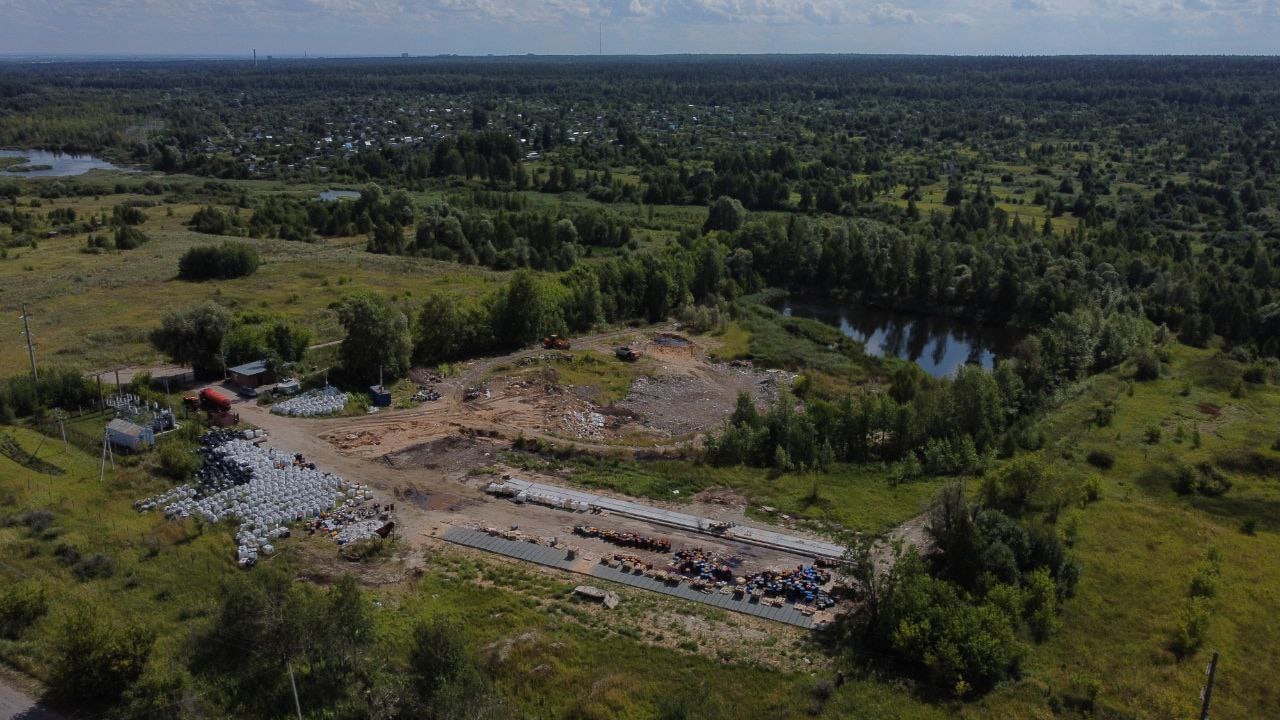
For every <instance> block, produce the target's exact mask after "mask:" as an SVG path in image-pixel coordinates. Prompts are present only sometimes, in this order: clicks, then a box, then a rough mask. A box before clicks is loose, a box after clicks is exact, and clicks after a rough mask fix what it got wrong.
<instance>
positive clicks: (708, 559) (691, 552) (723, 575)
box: [671, 548, 742, 582]
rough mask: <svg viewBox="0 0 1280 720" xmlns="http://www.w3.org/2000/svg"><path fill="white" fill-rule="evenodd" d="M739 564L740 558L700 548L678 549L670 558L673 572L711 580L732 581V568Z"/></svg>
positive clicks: (740, 562)
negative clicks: (724, 555)
mask: <svg viewBox="0 0 1280 720" xmlns="http://www.w3.org/2000/svg"><path fill="white" fill-rule="evenodd" d="M741 564H742V558H739V557H736V556H735V557H723V556H721V555H718V554H716V553H711V552H706V551H704V550H702V549H700V548H694V549H683V550H678V551H676V554H675V555H674V556H673V557H672V558H671V570H672V571H673V572H677V573H679V574H681V575H685V576H688V577H692V578H697V579H700V580H705V581H711V582H714V581H720V582H732V581H733V570H734V568H736V567H737V566H739V565H741Z"/></svg>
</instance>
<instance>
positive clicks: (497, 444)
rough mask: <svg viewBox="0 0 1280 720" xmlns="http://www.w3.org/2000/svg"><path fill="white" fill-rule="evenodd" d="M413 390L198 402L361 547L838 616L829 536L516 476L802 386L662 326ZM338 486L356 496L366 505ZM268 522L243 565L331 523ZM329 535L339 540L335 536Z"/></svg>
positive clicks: (787, 616)
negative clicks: (366, 409) (521, 565)
mask: <svg viewBox="0 0 1280 720" xmlns="http://www.w3.org/2000/svg"><path fill="white" fill-rule="evenodd" d="M617 348H625V349H626V350H627V352H626V353H621V352H613V350H615V349H617ZM624 355H627V357H624ZM411 379H412V380H414V381H415V384H416V386H417V387H418V391H417V392H416V394H415V398H414V402H412V403H411V404H410V406H409V407H407V408H405V407H401V408H399V409H391V408H379V409H378V411H377V412H371V413H370V414H367V415H359V416H343V417H329V418H315V417H295V416H292V415H291V414H289V413H279V412H274V411H272V408H271V407H270V406H268V405H263V404H259V403H255V402H247V401H245V400H243V399H239V398H237V399H235V400H234V401H232V400H230V399H228V398H226V396H225V395H221V394H217V393H213V394H212V395H210V393H207V392H206V393H205V395H209V396H210V397H212V403H213V404H215V405H217V407H214V408H213V411H216V412H217V413H218V414H219V416H222V415H225V414H226V413H228V412H230V413H234V416H235V417H236V418H237V419H238V420H239V422H240V423H241V424H242V425H244V426H249V427H252V428H258V429H257V430H254V431H250V432H251V433H252V437H251V438H250V440H251V441H252V443H253V444H254V445H256V446H258V447H260V448H262V449H263V450H262V451H263V452H266V453H268V455H265V456H263V457H264V458H269V457H281V458H290V457H297V458H302V457H305V458H306V460H307V466H308V467H312V468H315V469H316V470H318V471H321V472H322V473H323V474H324V476H325V477H332V479H331V480H328V481H326V482H327V483H328V484H327V485H324V487H323V489H322V490H321V491H320V492H321V493H322V494H327V493H334V497H339V498H340V499H341V500H342V503H343V507H345V508H346V512H347V514H348V515H350V514H352V513H353V512H356V511H359V512H361V513H362V514H361V517H365V516H369V517H373V518H375V521H372V522H366V523H365V525H364V526H363V527H364V530H365V533H364V535H363V536H365V537H367V536H369V533H371V532H372V531H373V530H374V529H378V528H383V526H384V525H386V523H390V524H391V526H393V527H394V532H395V533H396V535H397V536H398V537H399V538H400V540H401V543H402V547H405V548H406V549H408V550H409V551H412V550H413V549H414V548H423V547H436V548H441V547H449V548H451V549H453V550H454V551H462V552H485V553H490V554H497V555H501V556H505V557H507V558H513V559H516V560H519V561H524V562H529V563H533V564H536V565H539V566H542V567H545V568H553V569H554V570H558V571H568V572H571V573H578V574H581V575H584V576H589V577H591V578H596V579H600V580H608V581H611V582H615V583H620V584H623V585H629V586H631V587H636V588H641V589H644V590H649V591H652V592H656V593H661V594H665V595H669V596H673V597H677V598H681V599H683V600H688V601H695V602H701V603H705V604H708V605H712V606H714V607H719V608H723V609H726V610H731V611H734V612H739V613H743V614H746V615H754V616H756V617H760V618H764V619H766V620H772V621H777V622H783V623H787V624H790V625H793V626H797V627H801V628H810V627H814V626H815V625H818V624H821V623H823V622H826V621H828V620H830V618H831V617H832V613H833V612H834V610H835V608H836V600H835V599H834V593H833V592H832V590H833V587H834V585H835V584H836V583H837V582H838V580H839V579H838V578H837V577H835V576H833V574H832V571H831V568H832V567H833V566H834V565H835V564H836V562H837V561H838V560H839V559H840V557H841V556H842V555H843V553H844V547H843V546H841V545H840V544H838V543H836V542H833V541H832V539H830V538H823V537H818V536H813V535H808V534H805V533H801V532H798V531H794V530H790V529H789V530H788V531H787V532H780V531H779V529H777V528H771V527H769V526H767V525H766V524H763V523H759V522H757V521H753V520H751V519H749V518H748V517H747V514H746V509H747V507H746V503H745V501H744V500H742V499H740V498H735V499H730V500H728V501H726V500H725V498H724V497H719V496H714V494H707V495H704V496H699V497H692V498H673V501H672V502H660V501H653V500H645V501H640V500H637V499H632V498H625V497H619V496H615V495H612V494H608V493H603V492H586V491H583V490H580V489H577V488H574V487H572V485H571V483H572V479H571V478H569V477H565V476H564V475H563V474H557V473H551V472H540V471H538V470H530V469H528V468H527V467H525V468H522V467H520V466H519V464H518V463H516V462H514V459H515V457H514V456H513V455H512V449H513V447H515V446H517V445H520V444H521V443H524V444H526V445H527V444H531V443H534V444H536V443H541V444H544V445H546V446H553V447H557V448H560V449H563V450H564V451H567V452H571V453H577V454H588V455H597V456H611V457H623V458H645V457H662V456H677V455H680V454H682V453H686V452H688V451H689V450H690V449H691V448H693V447H694V446H695V444H696V443H697V442H698V441H699V439H700V437H701V436H702V435H703V434H704V433H706V432H708V431H713V430H715V429H716V428H718V427H719V426H720V425H721V424H722V423H723V422H724V419H725V418H726V417H727V416H728V415H729V414H730V413H731V412H732V411H733V408H734V406H735V404H736V402H737V400H738V397H739V395H740V394H742V393H746V394H747V395H748V396H749V397H751V398H752V400H753V401H754V402H755V403H756V404H757V405H758V406H760V407H764V406H766V405H767V404H768V403H771V402H773V400H774V399H775V398H776V397H777V393H778V390H779V388H780V387H786V386H788V385H789V384H790V383H791V382H792V381H793V379H794V377H793V376H792V375H790V374H788V373H785V372H780V371H761V370H757V369H756V368H754V367H752V366H751V364H750V363H747V362H735V363H723V362H717V361H716V360H714V359H713V358H712V357H711V356H710V355H709V354H708V352H707V349H706V348H703V347H701V346H699V345H698V344H696V343H695V342H694V341H693V340H690V339H689V338H687V337H685V336H683V335H680V334H677V333H674V332H663V333H657V334H651V335H649V336H647V337H645V338H636V337H634V336H630V337H628V336H626V335H622V336H619V335H618V334H617V333H615V334H613V335H601V336H594V337H588V338H580V339H575V340H574V341H573V345H572V347H569V342H568V341H566V340H563V339H559V338H549V339H548V340H547V341H544V343H543V347H541V348H534V349H527V350H524V351H521V352H516V353H512V354H510V355H504V356H500V357H493V358H486V359H481V360H475V361H471V362H469V363H466V364H463V365H462V366H460V368H459V369H458V370H457V372H456V373H454V374H453V375H452V376H450V377H442V376H440V375H438V374H436V373H433V372H431V371H427V370H415V371H414V372H413V373H412V374H411ZM197 397H202V396H197ZM205 404H210V403H209V402H206V403H205ZM255 438H256V439H255ZM238 442H242V443H243V442H245V441H238ZM276 466H277V467H285V466H284V465H280V464H279V463H277V464H276ZM268 470H269V471H271V472H274V473H277V474H278V473H280V472H282V471H280V470H272V469H271V468H270V467H268ZM330 487H333V488H336V490H330V489H329V488H330ZM344 488H359V489H360V490H359V493H358V497H357V498H356V500H355V501H353V500H352V499H351V498H349V497H346V496H344V495H343V493H344V492H345V490H343V489H344ZM185 492H186V494H185V495H183V494H182V493H179V494H178V495H179V499H180V501H181V502H180V503H179V504H178V505H172V506H169V507H168V509H167V511H166V512H168V513H172V514H174V515H182V514H184V513H186V512H188V511H189V510H191V511H194V510H192V508H196V507H199V508H201V510H200V511H201V512H210V511H209V510H208V509H206V508H207V507H208V506H209V503H208V501H202V500H198V499H197V498H198V497H201V495H200V493H199V492H198V490H196V489H192V490H190V491H185ZM307 492H311V493H312V494H315V491H307ZM223 494H225V492H224V493H223ZM294 494H295V495H296V494H297V491H296V490H295V491H294ZM730 495H732V494H730ZM326 496H327V495H326ZM255 497H258V496H255ZM221 502H222V503H223V504H222V505H219V506H218V507H219V508H221V507H223V506H227V507H230V503H231V502H232V501H230V500H229V501H221ZM234 502H239V503H240V504H241V505H244V503H245V501H244V500H243V499H237V500H234ZM181 503H186V505H183V504H181ZM200 503H204V504H203V505H201V504H200ZM365 505H368V506H369V507H371V508H378V509H379V510H378V511H377V512H372V511H368V512H366V511H363V510H361V508H363V507H364V506H365ZM149 506H151V507H159V506H158V505H157V503H156V502H155V501H154V500H152V501H151V503H150V505H149ZM272 507H283V506H282V505H279V504H278V503H277V504H275V505H272ZM388 508H394V515H392V514H391V513H389V512H387V509H388ZM232 511H234V509H232V510H226V511H222V510H219V511H218V512H232ZM237 512H239V515H240V516H244V515H246V512H245V511H244V510H240V511H237ZM273 512H274V513H276V514H274V515H272V516H271V517H269V518H268V519H269V520H270V521H271V522H263V519H262V518H261V517H256V518H255V517H254V516H253V513H252V512H248V513H247V514H248V517H245V518H244V519H243V522H244V523H245V524H244V525H242V531H241V536H242V541H241V549H240V559H241V562H242V564H245V562H246V561H245V559H246V558H250V557H251V558H254V559H256V557H257V553H258V549H259V548H260V547H266V548H268V549H271V548H272V546H271V545H270V544H269V543H276V542H278V541H277V540H276V538H278V537H281V536H282V535H284V534H285V532H286V528H285V527H284V526H283V525H281V527H274V525H273V523H283V522H284V520H285V519H286V518H285V515H288V519H301V520H305V521H306V522H307V523H308V526H310V525H318V524H323V523H325V522H328V521H326V520H325V518H327V517H330V516H331V515H332V513H329V512H318V511H317V509H316V508H314V507H312V506H310V505H307V506H304V507H303V508H302V509H300V510H298V511H297V512H296V513H295V511H294V510H292V509H290V510H288V511H287V512H284V513H281V511H279V510H273ZM393 518H394V519H393ZM325 527H326V528H329V534H331V535H332V536H333V537H335V538H338V539H339V542H340V543H341V542H344V540H343V539H342V538H344V537H346V536H345V535H343V536H340V530H339V529H338V528H339V527H340V525H333V524H332V523H330V524H329V525H326V526H325ZM387 529H390V528H389V527H387V528H384V531H385V530H387ZM254 533H257V535H256V537H255V535H254ZM244 538H247V541H246V540H245V539H244ZM255 539H256V542H257V544H255ZM245 542H248V543H249V547H248V548H247V549H246V547H245V546H244V543H245Z"/></svg>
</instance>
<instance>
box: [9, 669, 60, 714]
mask: <svg viewBox="0 0 1280 720" xmlns="http://www.w3.org/2000/svg"><path fill="white" fill-rule="evenodd" d="M0 720H63V717H62V716H61V715H59V714H58V713H55V712H53V711H52V710H49V709H47V708H45V707H42V706H41V705H40V704H39V703H37V702H36V701H35V700H34V699H33V698H31V697H30V696H28V695H27V694H26V693H25V692H23V691H21V690H19V689H18V688H16V687H14V686H13V685H11V684H10V683H9V681H8V680H7V679H5V678H4V677H0Z"/></svg>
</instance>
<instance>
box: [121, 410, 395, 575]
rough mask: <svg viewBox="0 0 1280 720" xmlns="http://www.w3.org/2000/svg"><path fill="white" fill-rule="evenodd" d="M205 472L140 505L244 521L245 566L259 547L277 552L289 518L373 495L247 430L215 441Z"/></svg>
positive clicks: (241, 553) (241, 551)
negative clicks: (255, 439) (261, 442)
mask: <svg viewBox="0 0 1280 720" xmlns="http://www.w3.org/2000/svg"><path fill="white" fill-rule="evenodd" d="M201 475H202V480H203V481H202V483H201V484H200V486H199V487H196V486H192V485H182V486H179V487H176V488H173V489H172V490H169V491H168V492H165V493H162V494H160V495H157V496H155V497H151V498H147V499H145V500H141V501H139V502H138V503H137V504H136V506H137V508H138V509H139V510H140V511H142V512H146V511H149V510H154V509H160V510H162V511H163V512H164V514H165V517H167V518H169V519H181V518H188V517H198V518H201V519H203V520H204V521H205V522H209V523H218V522H222V521H223V520H228V519H230V520H237V521H239V523H240V526H239V529H238V530H237V532H236V540H237V544H238V546H239V547H238V553H237V554H238V558H239V561H240V564H241V565H243V566H248V565H252V564H254V563H255V562H257V560H258V555H259V553H262V554H267V555H269V554H271V553H272V552H273V551H274V549H275V548H274V547H273V546H272V544H271V542H272V541H273V540H276V539H277V538H280V537H284V536H287V535H288V534H289V530H288V528H287V527H286V526H287V525H288V524H289V523H293V522H298V521H301V520H305V519H308V518H313V517H316V516H318V515H319V514H320V513H321V512H323V511H327V510H330V509H332V508H334V507H335V506H337V507H341V506H355V505H359V504H360V503H362V502H363V501H364V500H365V499H366V498H367V497H372V493H370V492H368V490H367V489H366V488H363V487H361V488H358V489H357V487H356V486H349V485H347V484H346V483H345V482H344V481H343V480H342V478H340V477H338V476H337V475H333V474H332V473H327V472H321V471H319V470H313V469H310V468H308V467H306V466H304V465H300V464H295V462H294V455H293V454H292V453H287V452H282V451H279V450H275V449H272V448H263V447H260V446H258V445H254V444H253V443H251V442H249V441H247V440H245V439H244V437H243V434H239V436H238V437H236V436H233V437H232V438H231V439H228V440H226V441H225V442H223V443H221V444H217V445H211V446H210V447H209V448H208V450H207V457H206V461H205V469H203V470H202V473H201Z"/></svg>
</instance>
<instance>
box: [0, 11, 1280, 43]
mask: <svg viewBox="0 0 1280 720" xmlns="http://www.w3.org/2000/svg"><path fill="white" fill-rule="evenodd" d="M601 40H603V47H604V52H605V53H607V54H653V53H806V52H821V53H924V54H1015V55H1021V54H1068V53H1140V54H1165V53H1179V54H1182V53H1197V54H1223V53H1231V54H1277V53H1280V0H0V54H40V55H44V54H49V55H60V54H122V55H146V54H181V55H215V54H216V55H248V54H249V53H250V52H251V50H253V49H256V50H257V51H258V54H259V56H265V55H273V54H274V55H279V56H287V55H301V54H303V53H307V54H310V55H313V56H316V55H330V56H332V55H399V54H400V53H409V54H411V55H435V54H443V53H456V54H462V55H486V54H494V55H511V54H524V53H537V54H594V53H596V52H598V51H599V49H600V41H601Z"/></svg>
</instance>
